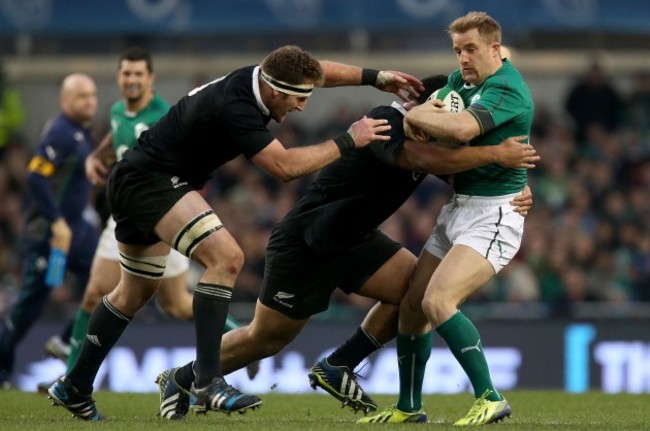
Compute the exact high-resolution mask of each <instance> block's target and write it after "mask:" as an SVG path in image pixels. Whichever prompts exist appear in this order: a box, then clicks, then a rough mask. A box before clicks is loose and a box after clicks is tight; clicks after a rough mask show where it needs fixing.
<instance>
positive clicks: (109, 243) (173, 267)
mask: <svg viewBox="0 0 650 431" xmlns="http://www.w3.org/2000/svg"><path fill="white" fill-rule="evenodd" d="M95 255H96V256H100V257H102V258H104V259H107V260H115V261H119V260H120V253H119V249H118V248H117V239H115V220H113V217H110V218H109V219H108V222H107V223H106V227H105V228H104V231H103V232H102V234H101V236H100V237H99V244H98V245H97V251H95ZM188 269H190V260H189V259H188V258H187V257H185V256H183V255H182V254H180V253H179V252H177V251H176V250H174V249H172V250H171V252H170V253H169V258H168V259H167V266H166V267H165V273H164V274H163V278H173V277H176V276H179V275H181V274H183V273H184V272H186V271H187V270H188Z"/></svg>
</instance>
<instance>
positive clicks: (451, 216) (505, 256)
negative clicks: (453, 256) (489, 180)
mask: <svg viewBox="0 0 650 431" xmlns="http://www.w3.org/2000/svg"><path fill="white" fill-rule="evenodd" d="M518 195H519V193H515V194H511V195H504V196H467V195H458V194H457V195H454V197H453V198H452V200H451V202H449V203H448V204H446V205H445V206H443V207H442V209H441V211H440V215H439V216H438V220H437V222H436V227H435V228H434V229H433V233H432V234H431V236H430V237H429V240H428V241H427V243H426V245H425V246H424V248H425V250H426V251H428V252H429V253H431V254H432V255H434V256H435V257H437V258H438V259H442V258H444V257H445V255H446V254H447V253H448V252H449V250H450V249H451V247H452V246H453V245H456V244H462V245H465V246H467V247H471V248H472V249H474V250H476V251H477V252H478V253H480V254H481V255H482V256H483V257H485V258H486V259H487V260H488V261H489V262H490V264H491V265H492V267H493V268H494V272H495V273H498V272H499V271H501V269H503V267H504V266H506V265H507V264H508V263H509V262H510V261H511V260H512V258H514V257H515V254H517V251H519V247H520V246H521V239H522V237H523V234H524V217H523V216H521V215H520V214H519V213H517V212H515V210H514V209H515V207H514V206H512V205H511V204H510V202H511V201H512V200H513V199H514V198H515V197H516V196H518Z"/></svg>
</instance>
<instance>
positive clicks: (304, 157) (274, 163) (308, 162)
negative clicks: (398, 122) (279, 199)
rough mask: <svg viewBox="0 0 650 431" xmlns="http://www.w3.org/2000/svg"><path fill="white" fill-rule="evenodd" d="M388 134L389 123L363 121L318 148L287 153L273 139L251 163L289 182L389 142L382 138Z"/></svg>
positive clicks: (278, 142) (306, 147)
mask: <svg viewBox="0 0 650 431" xmlns="http://www.w3.org/2000/svg"><path fill="white" fill-rule="evenodd" d="M388 130H390V126H389V125H388V121H386V120H383V119H381V120H375V119H372V118H367V117H363V118H362V119H361V120H359V121H357V122H355V123H353V124H352V126H350V129H348V131H347V132H346V133H344V134H342V135H341V136H338V137H337V138H334V139H330V140H327V141H325V142H322V143H320V144H317V145H308V146H304V147H294V148H289V149H287V148H285V147H284V145H282V143H281V142H280V141H278V140H277V139H274V140H273V141H272V142H271V143H270V144H269V145H267V146H266V147H265V148H264V149H263V150H262V151H260V152H259V153H257V154H255V155H254V156H253V157H252V158H251V161H252V162H253V163H255V164H256V165H257V166H259V167H260V168H262V169H264V170H265V171H266V172H268V173H269V174H271V175H272V176H273V177H275V178H276V179H278V180H280V181H285V182H286V181H291V180H293V179H296V178H299V177H302V176H304V175H307V174H310V173H312V172H314V171H317V170H319V169H321V168H322V167H324V166H326V165H328V164H330V163H332V162H333V161H335V160H336V159H338V158H339V157H341V156H342V155H345V154H347V153H348V152H351V151H354V150H355V149H356V148H361V147H365V146H366V145H368V144H369V143H370V142H373V141H387V140H389V139H390V137H389V136H386V135H383V134H382V133H384V132H386V131H388Z"/></svg>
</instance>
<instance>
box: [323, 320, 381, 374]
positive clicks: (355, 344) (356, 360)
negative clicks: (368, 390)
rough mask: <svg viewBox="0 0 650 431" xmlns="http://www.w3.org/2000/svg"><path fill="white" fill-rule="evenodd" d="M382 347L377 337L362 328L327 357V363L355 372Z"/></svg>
mask: <svg viewBox="0 0 650 431" xmlns="http://www.w3.org/2000/svg"><path fill="white" fill-rule="evenodd" d="M382 347H383V345H382V344H381V343H380V342H379V341H377V339H376V338H375V337H373V336H372V335H370V334H369V333H367V332H366V331H365V330H364V329H363V328H362V327H358V328H357V330H356V331H355V332H354V333H353V334H352V335H351V336H350V338H348V339H347V340H345V343H343V344H342V345H340V346H339V347H337V348H336V350H335V351H334V352H332V354H331V355H329V356H328V357H327V362H328V363H329V364H330V365H335V366H343V365H345V366H346V367H348V368H349V369H350V371H354V369H355V368H356V367H357V365H359V364H360V363H361V361H363V359H364V358H366V357H367V356H368V355H370V354H371V353H372V352H374V351H375V350H379V349H381V348H382Z"/></svg>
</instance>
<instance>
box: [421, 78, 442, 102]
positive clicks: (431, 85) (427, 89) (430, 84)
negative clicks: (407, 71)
mask: <svg viewBox="0 0 650 431" xmlns="http://www.w3.org/2000/svg"><path fill="white" fill-rule="evenodd" d="M422 84H423V85H424V90H423V91H421V92H420V96H419V97H418V98H417V99H415V100H416V101H417V103H418V104H420V103H424V102H426V101H427V98H428V97H429V96H431V93H433V92H434V91H436V90H437V89H439V88H442V87H444V86H445V85H447V75H431V76H427V77H426V78H423V79H422Z"/></svg>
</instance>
